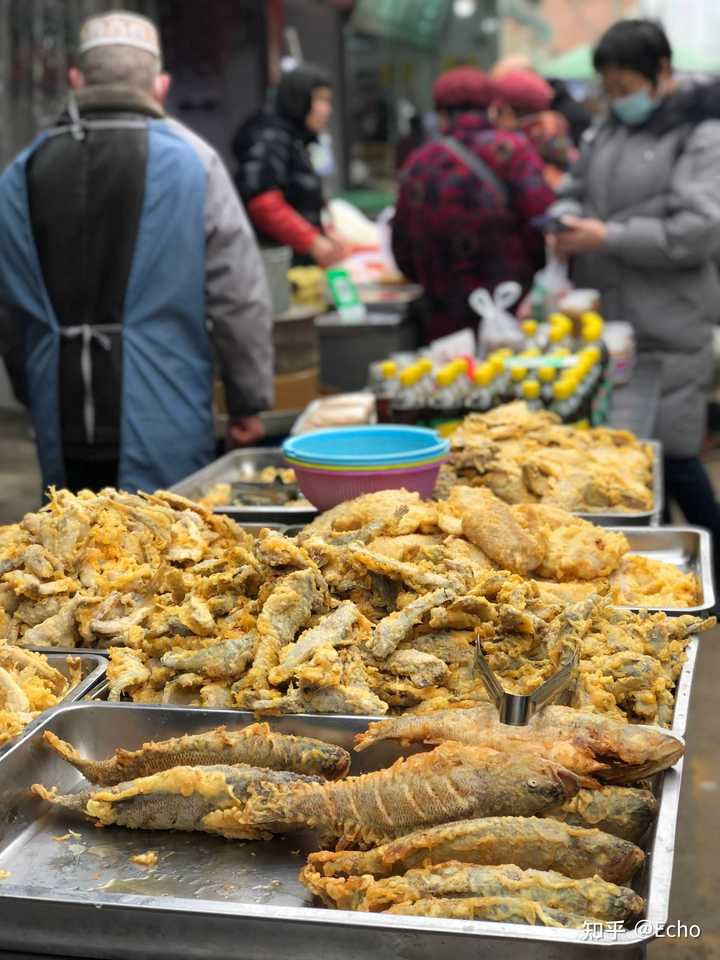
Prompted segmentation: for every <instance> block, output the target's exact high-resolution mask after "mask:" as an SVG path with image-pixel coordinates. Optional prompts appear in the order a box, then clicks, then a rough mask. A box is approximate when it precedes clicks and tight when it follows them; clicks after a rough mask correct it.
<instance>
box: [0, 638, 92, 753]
mask: <svg viewBox="0 0 720 960" xmlns="http://www.w3.org/2000/svg"><path fill="white" fill-rule="evenodd" d="M32 652H33V653H44V654H45V657H46V658H47V661H48V663H49V664H50V666H51V667H54V668H55V669H56V670H58V671H59V672H60V673H61V674H62V675H63V676H64V677H66V678H68V679H69V677H70V666H69V664H68V662H67V658H68V657H77V659H78V660H79V661H80V670H81V676H80V682H79V683H76V684H75V686H74V687H72V688H71V689H70V690H68V692H67V693H66V694H65V696H64V697H63V698H62V700H61V701H60V702H59V704H57V705H56V706H55V707H48V709H47V710H43V711H42V713H39V714H38V715H37V717H35V719H34V720H31V721H30V723H29V724H28V725H27V726H26V727H25V729H24V730H23V732H22V733H21V734H19V735H18V736H17V737H13V739H12V740H8V741H7V743H4V744H2V746H0V753H3V752H4V751H5V750H8V749H9V748H10V747H11V746H12V745H13V744H14V743H17V742H18V741H19V740H21V739H22V738H23V737H25V736H27V735H28V734H29V733H30V732H31V731H32V730H34V729H35V727H37V726H38V724H40V723H42V721H43V720H44V719H45V717H47V716H48V715H49V714H50V713H52V711H53V710H56V709H57V708H58V707H59V706H62V705H63V704H67V703H75V702H76V701H77V700H82V698H83V697H84V696H86V695H87V694H89V693H90V692H91V691H92V690H93V688H94V687H95V686H96V685H97V684H99V683H100V682H101V680H103V679H104V677H105V670H106V668H107V660H106V659H105V658H104V657H101V656H98V655H96V654H94V653H87V652H82V651H81V652H78V651H77V650H69V651H68V652H67V653H58V652H57V651H56V650H53V651H52V652H51V653H47V652H45V651H43V650H33V651H32Z"/></svg>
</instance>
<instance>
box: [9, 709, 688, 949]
mask: <svg viewBox="0 0 720 960" xmlns="http://www.w3.org/2000/svg"><path fill="white" fill-rule="evenodd" d="M369 719H370V718H367V717H315V716H303V715H299V716H288V717H279V718H275V719H271V720H270V721H269V722H270V724H271V725H272V726H273V727H274V728H275V729H278V730H282V731H284V732H286V733H293V734H297V735H303V736H315V737H319V738H321V739H324V740H327V741H330V742H334V743H338V744H341V745H342V746H344V747H346V748H350V747H351V745H352V742H353V737H354V735H355V734H356V733H359V732H360V731H362V730H364V729H365V728H366V726H367V723H368V720H369ZM253 720H254V717H253V715H252V714H249V713H233V712H230V711H222V710H199V709H190V710H188V709H185V708H181V707H155V706H144V707H140V706H138V707H127V706H124V705H122V704H99V703H90V704H76V705H73V706H68V707H63V708H60V709H58V710H56V711H54V712H53V713H52V714H51V715H50V716H48V717H46V718H45V719H44V720H43V722H42V723H41V724H40V725H39V726H38V727H36V728H35V729H34V730H33V731H32V733H31V734H30V735H28V736H25V737H23V738H22V740H21V741H20V742H19V743H18V744H16V745H15V746H14V747H13V748H11V749H10V750H9V751H8V752H7V753H6V754H5V756H4V757H3V758H2V759H0V869H2V870H7V871H8V872H9V876H8V877H7V878H6V879H5V880H4V881H3V882H2V883H1V884H0V949H5V950H25V951H36V952H48V953H58V952H61V953H67V954H71V955H74V956H88V957H103V958H122V960H126V958H133V960H134V958H138V960H140V958H142V960H145V958H146V957H147V956H148V955H150V954H151V953H152V955H153V956H155V957H158V958H162V960H164V958H168V960H170V958H173V960H175V958H176V957H177V956H178V955H182V956H183V957H185V958H193V960H194V958H198V960H200V958H203V960H204V958H207V957H208V956H212V957H213V958H214V960H225V958H227V960H230V958H232V960H237V957H238V956H240V955H242V957H243V960H270V958H275V957H279V956H287V957H293V958H294V960H317V957H319V956H329V957H335V958H338V957H347V958H348V960H378V958H379V957H382V958H385V957H386V958H388V960H389V958H394V957H398V956H403V957H412V958H413V960H435V958H436V957H438V956H441V955H446V954H447V953H449V952H450V951H452V955H453V956H454V957H456V958H457V960H477V958H478V957H492V958H494V960H495V958H497V960H521V958H522V960H526V958H528V960H591V958H595V960H597V952H596V951H597V950H598V949H611V948H612V950H613V951H615V952H614V953H613V957H614V958H623V960H626V958H627V960H630V958H632V960H640V958H642V957H644V956H645V951H644V945H645V943H646V942H647V941H648V940H649V939H651V938H652V934H651V933H650V932H649V929H650V927H652V928H653V929H656V928H657V927H659V926H661V925H662V924H663V923H665V922H666V921H667V918H668V904H669V895H670V881H671V877H672V863H673V854H674V836H675V823H676V819H677V811H678V800H679V794H680V783H681V772H682V764H681V763H679V764H678V765H677V766H676V768H675V769H674V770H672V771H670V772H668V773H667V774H665V775H664V777H662V778H660V780H661V782H660V784H659V787H658V789H659V811H658V818H657V822H656V826H655V830H654V835H653V837H652V840H651V843H650V847H649V849H650V851H651V856H650V857H649V860H648V865H647V868H646V869H645V870H644V871H643V873H642V874H641V875H640V876H639V877H638V878H637V889H638V890H639V892H641V893H642V894H643V896H646V897H647V899H648V907H647V914H646V920H647V921H648V924H646V926H645V927H643V928H640V929H639V930H623V931H620V932H614V931H610V932H606V933H605V935H604V939H602V940H594V939H593V940H589V938H588V933H587V932H584V931H582V930H563V929H548V928H540V927H531V926H525V925H516V924H503V923H487V922H481V921H458V920H444V919H435V918H422V917H403V916H394V915H393V916H391V915H387V914H371V913H355V912H350V911H341V910H329V909H325V908H320V907H315V906H313V905H312V903H313V901H312V900H311V898H310V897H309V895H308V893H307V891H306V890H305V889H304V888H303V887H302V886H301V884H300V883H299V882H298V879H297V876H298V872H299V869H300V867H301V866H302V864H303V863H304V859H305V856H306V855H307V853H308V852H310V851H311V850H313V849H315V844H314V842H313V836H312V834H310V833H307V832H306V833H304V834H303V833H298V834H292V835H291V836H290V837H289V838H288V839H285V838H278V839H276V840H274V841H272V842H270V843H267V844H256V843H237V842H232V841H226V840H222V839H219V838H215V837H209V836H204V835H203V834H175V833H170V832H168V833H165V832H162V831H159V832H141V831H130V830H124V829H122V828H116V827H108V828H105V829H103V830H97V829H96V828H95V827H93V826H91V825H89V824H87V823H84V822H82V821H81V820H79V819H77V820H76V819H75V818H74V817H72V816H71V815H68V814H66V813H63V812H62V811H54V810H50V809H49V808H48V807H47V805H46V804H44V803H43V802H42V801H41V800H39V799H36V798H34V797H31V796H30V795H29V794H28V789H29V787H30V785H31V784H32V783H34V782H42V783H44V784H45V785H47V786H52V785H57V787H58V789H59V790H60V791H61V792H63V793H64V792H72V791H75V790H78V789H79V788H80V787H81V784H82V783H83V781H82V778H81V777H80V775H79V774H78V773H77V771H76V770H74V768H72V767H71V766H69V765H68V764H66V763H64V762H63V761H62V760H61V759H60V758H59V757H58V756H57V755H56V754H55V753H53V752H51V751H50V750H49V749H47V748H46V747H45V745H44V743H43V741H42V736H41V734H42V731H43V730H46V729H47V730H52V731H53V732H54V733H56V734H57V735H58V736H59V737H61V738H62V739H65V740H69V741H70V742H72V743H73V744H74V745H75V746H76V747H77V748H78V749H79V750H80V751H81V753H83V754H86V755H89V756H92V757H102V756H106V755H108V754H110V753H112V752H113V751H114V750H115V748H116V747H118V746H124V747H127V748H136V747H138V746H139V745H140V744H142V743H143V742H144V741H147V740H153V739H154V740H159V739H163V738H166V737H171V736H177V735H179V734H181V733H192V732H198V731H201V730H204V729H207V728H209V727H211V726H215V725H217V724H221V723H223V724H226V725H227V726H228V727H232V728H238V727H243V726H246V725H247V724H249V723H251V722H253ZM408 752H414V751H410V750H407V749H406V750H403V748H402V747H400V746H399V745H396V744H391V743H381V744H377V745H376V746H375V747H373V748H371V749H369V750H368V751H366V752H363V753H362V754H354V755H353V772H354V773H363V772H368V771H370V770H374V769H378V768H379V767H384V766H386V765H387V764H388V763H390V762H392V761H393V760H394V759H395V758H396V757H397V756H399V755H401V754H403V753H404V754H407V753H408ZM70 829H72V830H73V831H75V834H73V835H71V836H70V837H69V838H68V839H67V840H66V841H64V842H63V841H58V840H55V839H53V838H55V837H62V836H67V833H68V832H69V830H70ZM147 850H155V851H156V852H157V854H158V866H157V868H156V869H153V870H147V869H145V868H142V867H138V866H136V865H134V864H132V863H130V862H129V857H131V856H134V855H135V854H139V853H143V852H145V851H147Z"/></svg>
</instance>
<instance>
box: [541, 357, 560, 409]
mask: <svg viewBox="0 0 720 960" xmlns="http://www.w3.org/2000/svg"><path fill="white" fill-rule="evenodd" d="M556 379H557V371H556V370H555V367H551V366H547V367H540V369H539V370H538V380H539V381H540V396H541V398H542V401H543V403H544V404H545V406H549V405H550V404H551V403H552V401H553V387H554V386H555V380H556Z"/></svg>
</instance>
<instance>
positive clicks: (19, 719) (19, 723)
mask: <svg viewBox="0 0 720 960" xmlns="http://www.w3.org/2000/svg"><path fill="white" fill-rule="evenodd" d="M81 673H82V670H81V666H80V661H79V660H78V659H77V657H68V673H67V676H65V674H63V673H61V672H60V671H59V670H56V669H55V667H53V666H51V665H50V663H49V661H48V659H47V657H45V656H43V654H41V653H33V652H32V651H30V650H22V649H21V648H20V647H16V646H13V645H12V644H9V643H7V641H4V640H0V746H2V744H4V743H7V742H8V740H11V739H12V738H13V737H16V736H17V735H18V734H20V733H22V731H23V730H24V729H25V727H26V726H27V725H28V723H30V722H31V721H32V720H34V719H35V717H36V716H37V715H38V714H39V713H41V712H42V711H43V710H47V709H49V708H50V707H54V706H55V705H56V704H58V703H59V702H60V701H61V700H62V698H63V697H64V696H65V695H66V694H67V693H68V692H69V691H70V690H71V689H72V688H73V687H74V686H76V685H77V684H78V683H79V682H80V679H81Z"/></svg>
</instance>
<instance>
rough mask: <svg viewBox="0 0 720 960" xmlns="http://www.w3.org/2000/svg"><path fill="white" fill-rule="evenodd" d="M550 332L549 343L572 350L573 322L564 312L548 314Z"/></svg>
mask: <svg viewBox="0 0 720 960" xmlns="http://www.w3.org/2000/svg"><path fill="white" fill-rule="evenodd" d="M549 323H550V334H549V337H548V340H549V343H550V344H551V345H553V346H555V347H567V348H568V349H570V350H572V348H573V346H574V343H573V323H572V320H571V319H570V317H567V316H566V315H565V314H564V313H553V314H551V315H550V320H549Z"/></svg>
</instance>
